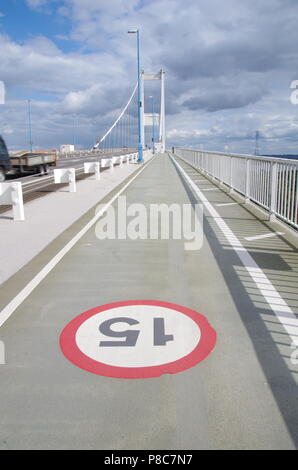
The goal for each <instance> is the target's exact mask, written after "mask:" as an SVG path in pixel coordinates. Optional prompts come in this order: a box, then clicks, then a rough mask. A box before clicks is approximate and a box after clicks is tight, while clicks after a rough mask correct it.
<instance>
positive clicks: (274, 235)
mask: <svg viewBox="0 0 298 470" xmlns="http://www.w3.org/2000/svg"><path fill="white" fill-rule="evenodd" d="M278 235H284V233H283V232H272V233H263V235H255V236H254V237H244V239H245V240H247V241H248V242H251V241H253V240H262V238H272V237H277V236H278Z"/></svg>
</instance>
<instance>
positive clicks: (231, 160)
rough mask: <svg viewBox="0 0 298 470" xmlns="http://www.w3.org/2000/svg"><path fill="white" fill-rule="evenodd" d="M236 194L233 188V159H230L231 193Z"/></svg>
mask: <svg viewBox="0 0 298 470" xmlns="http://www.w3.org/2000/svg"><path fill="white" fill-rule="evenodd" d="M233 192H234V188H233V157H230V193H233Z"/></svg>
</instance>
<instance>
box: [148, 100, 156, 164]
mask: <svg viewBox="0 0 298 470" xmlns="http://www.w3.org/2000/svg"><path fill="white" fill-rule="evenodd" d="M149 98H151V100H152V153H153V155H154V154H155V129H154V124H155V122H154V98H153V96H149Z"/></svg>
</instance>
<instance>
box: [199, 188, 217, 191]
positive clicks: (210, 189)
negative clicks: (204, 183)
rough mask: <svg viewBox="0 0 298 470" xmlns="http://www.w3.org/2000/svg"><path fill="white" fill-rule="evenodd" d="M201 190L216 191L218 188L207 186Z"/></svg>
mask: <svg viewBox="0 0 298 470" xmlns="http://www.w3.org/2000/svg"><path fill="white" fill-rule="evenodd" d="M203 191H218V188H207V189H203Z"/></svg>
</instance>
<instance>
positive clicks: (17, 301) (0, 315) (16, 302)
mask: <svg viewBox="0 0 298 470" xmlns="http://www.w3.org/2000/svg"><path fill="white" fill-rule="evenodd" d="M155 158H156V157H155ZM155 158H152V159H151V160H149V162H147V163H146V164H145V165H144V166H143V168H141V170H140V171H138V173H137V174H136V175H135V176H133V177H132V179H131V180H130V181H129V182H128V183H126V185H125V186H123V188H122V189H121V190H120V191H118V192H117V194H115V196H113V197H112V199H110V201H109V202H107V204H105V206H104V207H103V208H102V209H101V210H100V211H99V212H98V213H97V214H96V215H95V216H94V217H93V218H92V219H91V220H90V221H89V222H88V223H87V224H86V225H85V227H83V228H82V229H81V230H80V232H78V233H77V234H76V235H75V236H74V237H73V238H72V239H71V240H70V241H69V242H68V243H67V244H66V245H65V246H64V247H63V248H62V249H61V250H60V251H59V252H58V253H57V254H56V255H55V256H54V257H53V258H52V259H51V260H50V261H49V262H48V263H47V264H46V265H45V266H44V267H43V268H42V269H41V270H40V271H39V273H38V274H37V275H36V276H35V277H34V278H33V279H32V280H31V281H30V282H29V283H28V284H27V285H26V286H25V287H24V288H23V289H22V290H21V292H19V294H17V295H16V297H15V298H14V299H13V300H11V302H9V304H8V305H6V307H4V309H3V310H1V312H0V327H1V326H2V325H3V324H4V323H5V322H6V320H7V319H8V318H9V317H10V316H11V315H12V314H13V313H14V311H15V310H16V309H17V308H18V307H19V306H20V305H21V304H22V303H23V302H24V300H26V299H27V297H28V296H29V295H30V294H31V293H32V292H33V291H34V289H35V288H36V287H37V286H38V285H39V284H40V283H41V282H42V281H43V280H44V279H45V277H46V276H47V275H48V274H49V273H50V272H51V271H52V270H53V269H54V268H55V266H57V264H58V263H59V262H60V261H61V260H62V258H64V256H65V255H66V254H67V253H68V252H69V251H70V250H71V249H72V248H73V247H74V246H75V244H76V243H77V242H78V241H79V240H80V239H81V238H82V237H83V236H84V235H85V234H86V233H87V232H88V230H90V229H91V228H92V227H93V225H95V224H96V222H97V221H98V220H99V218H100V217H101V216H102V215H103V214H104V213H105V211H106V210H107V209H108V208H109V207H110V206H111V205H112V204H113V202H114V201H116V200H117V198H118V197H119V196H120V194H122V193H123V192H124V191H125V190H126V188H128V186H130V185H131V183H132V182H133V181H134V180H135V179H136V178H137V177H138V176H139V175H140V174H141V173H142V172H143V171H144V170H145V168H147V166H148V165H149V164H150V163H152V161H153V160H155Z"/></svg>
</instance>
